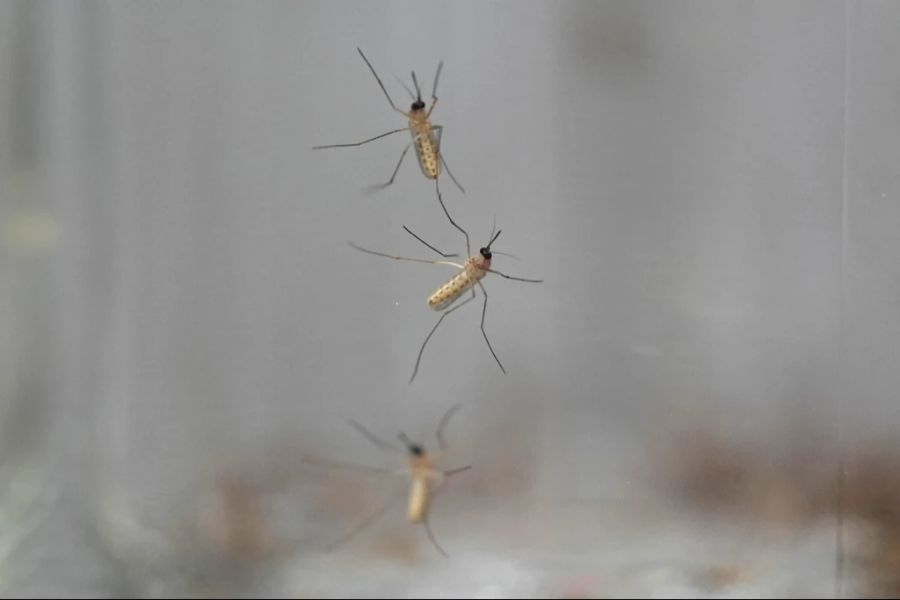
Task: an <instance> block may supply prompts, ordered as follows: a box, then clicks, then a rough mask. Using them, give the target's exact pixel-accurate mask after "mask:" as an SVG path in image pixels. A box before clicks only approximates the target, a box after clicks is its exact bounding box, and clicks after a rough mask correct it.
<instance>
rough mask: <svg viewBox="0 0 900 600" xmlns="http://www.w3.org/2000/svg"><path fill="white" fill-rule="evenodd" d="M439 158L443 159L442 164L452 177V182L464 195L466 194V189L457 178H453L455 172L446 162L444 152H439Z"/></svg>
mask: <svg viewBox="0 0 900 600" xmlns="http://www.w3.org/2000/svg"><path fill="white" fill-rule="evenodd" d="M438 158H439V159H441V164H442V165H444V170H445V171H447V175H449V176H450V181H452V182H453V183H455V184H456V187H458V188H459V191H461V192H462V193H463V194H465V193H466V188H464V187H463V186H461V185H460V183H459V182H458V181H457V180H456V177H454V176H453V172H452V171H451V170H450V167H448V166H447V161H446V160H444V154H443V152H438Z"/></svg>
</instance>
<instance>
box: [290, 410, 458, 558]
mask: <svg viewBox="0 0 900 600" xmlns="http://www.w3.org/2000/svg"><path fill="white" fill-rule="evenodd" d="M461 408H462V404H454V405H453V406H451V407H450V409H449V410H448V411H447V412H446V413H444V416H443V417H441V420H440V421H439V423H438V427H437V431H436V433H435V438H436V439H437V443H438V448H439V449H440V451H439V452H436V453H429V452H428V451H427V450H426V449H425V446H423V445H422V444H418V443H415V442H413V441H412V440H411V439H410V438H409V436H407V435H406V434H405V433H403V432H402V431H401V432H400V433H399V434H398V435H397V438H398V439H399V440H400V442H401V443H402V444H403V446H402V447H400V446H398V445H397V444H395V443H391V442H388V441H386V440H383V439H381V438H380V437H378V436H376V435H375V434H374V433H372V432H371V431H369V430H368V429H366V428H365V427H363V426H362V425H361V424H359V423H358V422H356V421H354V420H352V419H351V420H349V421H348V423H349V424H350V426H351V427H353V428H354V429H356V431H357V432H359V433H360V434H361V435H362V436H363V437H364V438H366V439H367V440H369V441H370V442H371V443H372V444H373V445H374V446H376V447H378V448H379V449H381V450H384V451H387V452H393V453H400V454H405V455H406V457H407V461H408V463H407V467H406V468H405V469H404V470H403V471H402V472H400V473H402V474H405V475H407V476H408V477H409V478H410V487H409V495H408V498H407V503H406V519H407V521H409V522H410V523H412V524H415V525H418V524H421V525H422V526H423V527H424V528H425V533H426V535H427V536H428V539H429V541H430V542H431V543H432V544H433V545H434V547H435V548H437V550H438V552H440V553H441V554H442V555H443V556H444V557H445V558H448V554H447V552H446V551H445V550H444V548H443V547H442V546H441V545H440V544H439V543H438V541H437V539H436V538H435V535H434V532H433V531H432V530H431V524H430V523H429V520H428V515H429V511H430V508H431V502H432V501H433V499H434V496H435V494H436V493H437V491H438V489H439V488H440V487H441V486H442V485H443V484H444V483H445V482H446V481H447V479H449V478H450V477H452V476H454V475H456V474H458V473H462V472H463V471H468V470H469V469H471V468H472V465H466V466H464V467H457V468H455V469H450V470H447V471H444V470H441V469H439V468H438V467H437V466H436V464H437V462H438V461H440V459H441V458H442V456H443V455H444V454H445V453H446V452H447V448H448V445H447V441H446V439H445V438H444V429H446V427H447V424H448V423H449V422H450V419H451V418H452V417H453V415H454V414H456V412H457V411H459V409H461ZM304 460H305V462H309V463H313V464H320V465H323V466H335V467H345V468H351V469H363V470H366V471H372V472H376V473H384V474H398V471H395V470H390V469H382V468H378V467H370V466H365V465H358V464H355V463H347V462H340V461H330V460H321V459H312V458H309V457H307V458H306V459H304ZM393 506H394V502H393V501H392V502H390V503H388V504H387V505H385V506H384V507H382V508H381V509H380V510H378V511H377V512H375V513H374V514H372V515H370V516H369V517H368V518H366V519H365V520H364V521H363V522H362V523H360V524H359V525H357V526H356V527H354V528H353V529H352V530H350V532H349V533H347V534H345V535H344V536H343V537H342V538H340V539H339V540H338V541H337V542H335V543H333V544H331V549H332V550H333V549H336V548H337V547H338V546H342V545H343V544H345V543H346V542H348V541H350V540H351V539H352V538H353V537H355V536H356V535H357V534H359V533H361V532H362V531H363V530H364V529H366V528H367V527H368V526H370V525H372V524H373V523H375V522H376V521H377V520H378V519H380V518H381V517H382V516H384V514H385V513H387V512H388V511H389V510H390V509H391V508H393Z"/></svg>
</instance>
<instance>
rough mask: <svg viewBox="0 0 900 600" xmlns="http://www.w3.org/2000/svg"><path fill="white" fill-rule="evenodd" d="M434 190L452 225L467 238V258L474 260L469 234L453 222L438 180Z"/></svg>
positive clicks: (435, 182)
mask: <svg viewBox="0 0 900 600" xmlns="http://www.w3.org/2000/svg"><path fill="white" fill-rule="evenodd" d="M434 189H435V190H436V191H437V197H438V202H440V203H441V208H442V209H444V214H445V215H447V218H448V219H449V220H450V224H451V225H453V226H454V227H456V228H457V229H459V230H460V231H461V232H462V234H463V235H464V236H466V257H467V258H472V245H471V244H470V243H469V234H468V232H467V231H466V230H465V229H463V228H462V227H460V226H459V225H457V224H456V221H454V220H453V217H451V216H450V213H449V212H448V211H447V207H446V206H445V205H444V198H443V197H442V196H441V186H440V184H439V183H438V179H435V180H434Z"/></svg>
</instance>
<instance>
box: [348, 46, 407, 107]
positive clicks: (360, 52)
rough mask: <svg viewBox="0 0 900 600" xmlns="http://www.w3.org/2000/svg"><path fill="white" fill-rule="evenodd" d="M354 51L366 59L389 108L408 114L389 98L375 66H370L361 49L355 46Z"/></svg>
mask: <svg viewBox="0 0 900 600" xmlns="http://www.w3.org/2000/svg"><path fill="white" fill-rule="evenodd" d="M356 51H357V52H359V55H360V56H362V59H363V60H364V61H366V64H367V65H368V66H369V70H370V71H372V75H374V76H375V81H377V82H378V85H379V86H381V91H382V92H384V97H385V98H387V101H388V102H389V103H390V104H391V108H393V109H394V110H396V111H397V112H398V113H400V114H401V115H406V116H407V117H408V116H409V115H408V114H407V113H406V111H402V110H400V109H399V108H397V106H396V105H395V104H394V101H393V100H391V96H390V94H388V92H387V89H385V87H384V84H383V83H381V77H379V76H378V73H376V72H375V67H373V66H372V63H370V62H369V59H368V58H366V55H365V54H363V51H362V50H360V49H359V46H357V47H356Z"/></svg>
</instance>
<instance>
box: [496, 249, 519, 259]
mask: <svg viewBox="0 0 900 600" xmlns="http://www.w3.org/2000/svg"><path fill="white" fill-rule="evenodd" d="M491 254H499V255H501V256H508V257H510V258H511V259H513V260H522V259H521V258H519V257H518V256H516V255H515V254H510V253H509V252H498V251H497V250H491Z"/></svg>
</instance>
